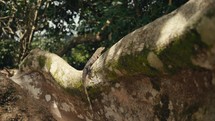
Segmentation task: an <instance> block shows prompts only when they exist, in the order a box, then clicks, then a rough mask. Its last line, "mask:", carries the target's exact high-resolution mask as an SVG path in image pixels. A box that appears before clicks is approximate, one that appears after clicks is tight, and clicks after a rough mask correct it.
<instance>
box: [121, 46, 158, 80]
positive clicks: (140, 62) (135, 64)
mask: <svg viewBox="0 0 215 121" xmlns="http://www.w3.org/2000/svg"><path fill="white" fill-rule="evenodd" d="M149 52H150V50H147V49H144V50H143V51H142V52H140V54H138V56H137V55H125V56H123V57H121V58H120V59H119V62H118V67H117V68H122V69H125V70H126V71H128V74H129V75H134V74H137V73H141V72H143V73H144V74H146V75H149V76H154V75H157V74H158V70H156V69H154V68H152V67H151V66H150V65H149V63H148V60H147V56H148V53H149Z"/></svg>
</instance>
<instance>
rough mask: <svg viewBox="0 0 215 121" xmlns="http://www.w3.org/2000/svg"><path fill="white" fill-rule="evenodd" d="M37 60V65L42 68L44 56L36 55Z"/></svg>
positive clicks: (44, 60) (44, 61)
mask: <svg viewBox="0 0 215 121" xmlns="http://www.w3.org/2000/svg"><path fill="white" fill-rule="evenodd" d="M37 60H38V62H39V66H40V67H41V68H43V67H44V66H45V63H46V57H45V56H38V57H37Z"/></svg>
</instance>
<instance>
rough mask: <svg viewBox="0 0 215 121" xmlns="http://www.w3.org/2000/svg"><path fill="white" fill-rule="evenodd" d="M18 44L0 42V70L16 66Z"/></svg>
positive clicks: (5, 41) (6, 41) (10, 41)
mask: <svg viewBox="0 0 215 121" xmlns="http://www.w3.org/2000/svg"><path fill="white" fill-rule="evenodd" d="M17 45H18V42H17V41H13V40H0V68H3V67H9V68H10V67H15V66H17V57H18V47H17Z"/></svg>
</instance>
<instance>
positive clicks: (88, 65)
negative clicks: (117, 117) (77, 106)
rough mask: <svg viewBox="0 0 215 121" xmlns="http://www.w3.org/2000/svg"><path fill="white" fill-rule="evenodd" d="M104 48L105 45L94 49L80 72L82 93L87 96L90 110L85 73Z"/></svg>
mask: <svg viewBox="0 0 215 121" xmlns="http://www.w3.org/2000/svg"><path fill="white" fill-rule="evenodd" d="M104 49H105V47H99V48H98V49H97V50H96V51H95V53H94V54H93V55H92V57H91V58H90V59H89V60H88V61H87V63H86V65H85V66H84V69H83V73H82V83H83V87H84V93H85V95H86V96H87V101H88V103H89V106H90V110H92V111H93V108H92V103H91V100H90V97H89V94H88V92H87V87H86V86H87V85H86V81H87V75H88V74H89V73H90V72H91V66H92V65H93V64H94V62H95V61H96V60H97V59H98V58H99V56H100V55H101V54H102V52H103V50H104Z"/></svg>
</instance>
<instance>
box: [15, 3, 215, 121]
mask: <svg viewBox="0 0 215 121" xmlns="http://www.w3.org/2000/svg"><path fill="white" fill-rule="evenodd" d="M214 33H215V1H214V0H207V1H205V0H190V1H189V2H187V3H186V4H185V5H183V6H182V7H180V8H179V9H177V10H175V11H173V12H172V13H170V14H168V15H165V16H163V17H161V18H159V19H157V20H155V21H154V22H152V23H150V24H148V25H146V26H144V27H142V28H139V29H137V30H135V31H134V32H132V33H130V34H128V35H127V36H125V37H124V38H122V39H121V40H120V41H119V42H117V43H116V44H115V45H113V46H112V47H111V48H110V49H109V50H108V51H106V52H105V53H104V54H103V55H102V56H100V58H98V60H97V61H96V62H95V63H94V64H93V66H92V71H91V74H90V75H88V76H89V77H91V78H89V79H88V81H87V86H88V87H89V86H91V88H90V89H88V91H89V95H90V98H91V100H92V106H93V112H91V111H90V110H89V106H88V105H87V104H88V103H87V101H86V97H85V96H83V95H84V93H83V91H82V89H81V87H82V83H81V75H82V71H79V70H76V69H74V68H72V67H71V66H69V65H68V64H67V63H66V62H65V61H64V60H63V59H61V58H60V57H58V56H57V55H55V54H51V53H48V52H45V51H41V50H38V49H36V50H33V51H31V52H30V54H29V55H28V56H27V57H26V58H25V59H24V60H23V62H22V63H21V64H20V70H19V72H18V74H16V75H15V76H14V77H12V78H11V79H12V80H13V81H14V82H16V83H17V84H19V85H20V86H22V87H23V89H26V90H28V91H29V92H31V94H32V96H33V97H34V98H35V99H38V100H41V102H46V103H48V105H49V106H48V107H49V108H48V109H47V111H49V112H51V113H52V114H53V116H54V117H55V119H56V120H65V121H67V120H71V119H73V120H76V121H78V120H95V121H96V120H98V121H101V120H108V121H112V120H116V121H214V120H215V103H214V102H215V94H214V91H215V90H214V89H215V88H214V86H215V70H214V69H215V68H214V67H215V58H214V57H215V38H214ZM65 89H69V92H68V90H67V91H65ZM68 93H69V94H68ZM80 97H82V98H80ZM85 109H86V110H85ZM92 114H93V115H92Z"/></svg>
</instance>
